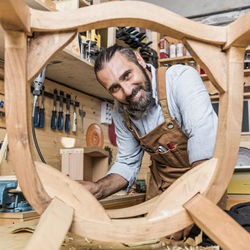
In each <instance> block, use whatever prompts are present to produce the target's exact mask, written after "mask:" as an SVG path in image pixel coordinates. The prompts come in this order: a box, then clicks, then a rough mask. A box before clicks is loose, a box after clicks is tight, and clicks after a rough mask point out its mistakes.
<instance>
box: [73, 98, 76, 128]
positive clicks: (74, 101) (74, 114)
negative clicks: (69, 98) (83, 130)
mask: <svg viewBox="0 0 250 250" xmlns="http://www.w3.org/2000/svg"><path fill="white" fill-rule="evenodd" d="M73 107H74V112H73V122H72V132H76V125H77V117H76V96H75V98H74V100H73Z"/></svg>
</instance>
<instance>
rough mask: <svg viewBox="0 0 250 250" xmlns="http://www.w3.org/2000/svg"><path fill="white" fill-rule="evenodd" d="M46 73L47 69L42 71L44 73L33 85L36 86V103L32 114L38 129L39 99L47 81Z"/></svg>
mask: <svg viewBox="0 0 250 250" xmlns="http://www.w3.org/2000/svg"><path fill="white" fill-rule="evenodd" d="M45 72H46V67H44V69H43V70H42V72H41V73H40V74H39V75H38V76H37V77H36V78H35V80H34V82H33V84H34V90H33V95H34V103H33V105H34V106H35V107H34V106H33V107H34V108H33V109H34V113H32V117H34V123H33V124H34V126H35V127H38V126H39V118H40V115H39V111H40V108H39V103H38V97H39V96H40V94H41V88H42V85H43V83H44V80H45Z"/></svg>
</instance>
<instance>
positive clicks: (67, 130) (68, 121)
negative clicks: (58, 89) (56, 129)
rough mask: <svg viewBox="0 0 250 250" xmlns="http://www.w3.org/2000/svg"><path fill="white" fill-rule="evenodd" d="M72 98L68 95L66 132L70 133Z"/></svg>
mask: <svg viewBox="0 0 250 250" xmlns="http://www.w3.org/2000/svg"><path fill="white" fill-rule="evenodd" d="M70 98H71V96H70V95H69V94H67V95H66V118H65V132H67V133H68V132H69V131H70Z"/></svg>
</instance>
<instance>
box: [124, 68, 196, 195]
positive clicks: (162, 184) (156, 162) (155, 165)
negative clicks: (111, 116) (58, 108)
mask: <svg viewBox="0 0 250 250" xmlns="http://www.w3.org/2000/svg"><path fill="white" fill-rule="evenodd" d="M165 72H166V68H164V67H162V68H159V69H158V70H157V92H158V98H159V102H160V104H161V108H162V110H163V114H164V118H165V122H164V123H162V124H160V125H159V126H157V127H156V128H155V129H154V130H152V131H151V132H149V133H148V134H146V135H145V136H142V137H141V136H140V135H139V133H138V131H137V130H136V129H135V128H134V127H133V126H132V124H131V121H130V118H129V116H128V113H127V112H126V111H125V109H123V112H124V116H125V120H126V125H127V127H128V129H129V130H130V131H131V132H132V133H133V135H134V136H135V138H136V139H137V140H138V141H139V142H140V145H141V146H142V148H143V149H144V150H145V151H147V152H148V153H149V154H150V155H151V160H152V165H151V166H150V170H151V177H150V182H149V188H148V192H147V199H151V198H153V197H154V196H156V195H158V194H160V193H162V192H163V191H164V190H165V189H166V188H168V187H169V186H170V185H171V184H172V183H173V182H174V181H175V180H176V179H177V178H178V177H180V176H181V175H183V174H184V173H185V172H187V171H188V170H189V169H191V166H190V164H189V160H188V154H187V141H188V138H187V136H186V135H185V134H184V133H183V132H182V130H181V128H180V127H179V125H178V123H177V122H176V120H175V119H172V118H171V117H170V115H169V111H168V105H167V97H166V83H165Z"/></svg>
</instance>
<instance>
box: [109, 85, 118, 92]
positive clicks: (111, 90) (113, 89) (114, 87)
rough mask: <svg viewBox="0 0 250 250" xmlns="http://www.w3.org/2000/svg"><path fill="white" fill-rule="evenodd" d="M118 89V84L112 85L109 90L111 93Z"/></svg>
mask: <svg viewBox="0 0 250 250" xmlns="http://www.w3.org/2000/svg"><path fill="white" fill-rule="evenodd" d="M119 89H120V86H113V87H112V88H111V89H110V92H111V93H116V92H117V91H118V90H119Z"/></svg>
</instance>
